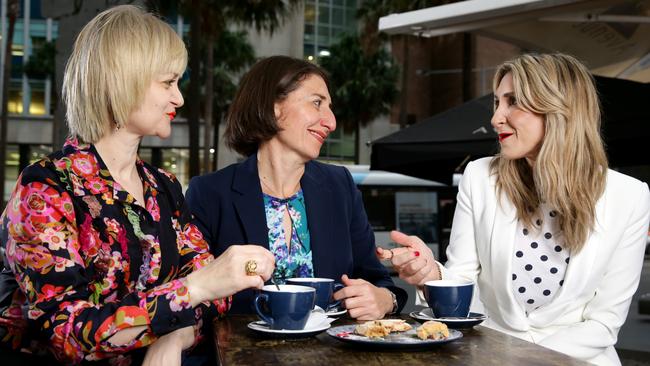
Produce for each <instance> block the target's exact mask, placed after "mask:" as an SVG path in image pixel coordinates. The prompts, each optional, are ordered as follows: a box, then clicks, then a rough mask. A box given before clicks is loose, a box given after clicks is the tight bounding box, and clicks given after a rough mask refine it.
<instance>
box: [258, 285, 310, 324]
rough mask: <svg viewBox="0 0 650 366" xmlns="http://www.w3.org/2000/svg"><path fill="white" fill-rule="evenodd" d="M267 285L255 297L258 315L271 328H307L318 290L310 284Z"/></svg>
mask: <svg viewBox="0 0 650 366" xmlns="http://www.w3.org/2000/svg"><path fill="white" fill-rule="evenodd" d="M279 287H280V290H279V291H278V289H277V287H275V285H267V286H264V287H263V288H262V291H261V292H260V293H259V294H258V295H257V296H256V297H255V311H256V312H257V315H258V316H259V317H260V319H262V320H263V321H265V322H266V324H268V325H269V328H271V329H287V330H300V329H304V328H305V324H307V320H308V319H309V314H310V313H311V310H312V309H313V308H314V301H315V299H316V290H315V289H314V288H312V287H308V286H295V285H279Z"/></svg>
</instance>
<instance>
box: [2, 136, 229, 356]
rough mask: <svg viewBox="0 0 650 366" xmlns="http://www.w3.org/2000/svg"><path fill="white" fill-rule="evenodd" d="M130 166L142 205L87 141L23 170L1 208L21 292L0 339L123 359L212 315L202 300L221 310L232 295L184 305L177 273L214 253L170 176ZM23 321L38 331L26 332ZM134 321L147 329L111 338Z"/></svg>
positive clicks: (204, 261)
mask: <svg viewBox="0 0 650 366" xmlns="http://www.w3.org/2000/svg"><path fill="white" fill-rule="evenodd" d="M137 168H138V172H139V173H140V178H141V179H142V181H143V188H144V193H145V207H142V206H139V205H137V204H135V202H134V199H133V197H132V196H131V195H129V194H128V192H126V191H124V190H123V189H122V188H121V187H120V186H119V184H117V183H116V182H115V181H114V180H113V178H112V177H111V175H110V173H109V172H108V169H107V168H106V165H105V164H104V163H103V161H102V160H101V158H100V157H99V155H98V154H97V152H96V150H95V149H94V147H93V146H92V145H80V144H78V143H77V142H76V141H75V140H69V141H68V142H66V145H65V146H64V149H63V150H62V151H60V152H57V153H55V154H53V155H51V156H50V157H48V158H45V159H43V160H41V161H39V162H37V163H35V164H33V165H31V166H29V167H28V168H26V169H25V170H24V172H23V173H22V175H21V177H20V178H19V181H18V184H17V185H16V188H15V190H14V192H13V194H12V197H11V199H10V201H9V203H8V204H7V208H6V210H5V212H4V214H3V216H2V227H1V229H2V230H3V231H4V232H5V233H6V235H7V242H6V248H5V249H6V257H7V262H8V263H9V265H10V267H11V270H12V271H13V273H14V275H15V277H16V279H17V281H18V285H19V290H18V291H15V292H14V293H13V294H12V296H13V297H12V304H11V306H10V307H9V308H8V309H7V310H5V311H4V313H2V314H0V335H3V334H4V336H2V337H0V338H1V339H0V342H3V343H7V344H9V345H11V346H12V347H13V348H15V349H17V348H21V347H27V346H28V345H34V344H36V343H35V342H34V339H40V341H45V342H44V343H45V344H46V345H47V346H48V347H49V348H50V350H51V351H52V352H53V353H54V355H55V356H56V357H57V359H59V361H62V362H65V363H79V362H81V361H84V360H86V361H91V360H101V359H105V360H107V361H110V363H118V364H125V365H126V364H129V363H130V356H129V355H130V353H129V352H130V351H133V350H136V349H139V348H142V347H146V346H147V345H149V344H151V343H152V342H154V341H155V340H156V339H157V338H158V337H159V336H161V335H163V334H166V333H168V332H171V331H173V330H175V329H179V328H182V327H186V326H189V325H192V326H195V328H196V329H197V330H198V326H199V325H200V324H201V323H202V321H201V316H202V315H203V314H206V315H207V314H212V315H214V311H212V310H210V309H209V308H214V309H216V311H217V312H218V313H219V314H223V313H225V312H226V311H227V310H228V308H229V304H230V299H223V300H217V301H214V302H213V303H210V304H205V305H201V306H208V307H209V308H204V309H201V307H197V308H195V309H193V308H192V307H191V306H190V298H189V292H188V290H187V288H186V287H185V285H184V282H183V281H182V280H181V279H182V278H183V277H184V276H186V275H187V274H189V273H190V272H191V271H193V270H195V269H197V268H200V267H202V266H204V265H206V264H207V263H208V262H210V261H211V260H212V259H213V258H212V255H211V254H210V253H209V252H208V246H207V244H206V242H205V241H204V240H203V237H202V235H201V233H200V231H199V230H198V229H197V228H196V227H195V226H194V225H192V224H190V223H189V220H190V219H191V215H190V214H189V212H184V210H186V209H185V208H183V207H184V206H183V205H182V201H183V197H182V192H181V187H180V184H178V182H177V181H176V179H175V177H174V176H173V175H171V174H169V173H167V172H164V171H162V170H158V171H156V170H154V168H153V167H151V166H149V165H147V164H145V163H144V162H142V161H141V160H138V162H137ZM133 272H134V273H133ZM23 307H25V308H26V309H27V312H26V314H27V318H24V315H23V311H21V308H23ZM29 323H33V324H34V325H36V328H37V329H40V330H39V332H38V333H37V334H28V333H26V331H27V329H28V324H29ZM140 326H146V327H147V328H146V329H147V330H146V331H144V332H142V333H141V334H140V335H139V336H138V337H136V338H135V339H134V340H133V341H132V342H129V343H128V344H125V345H120V346H116V345H113V344H112V343H111V342H110V338H111V337H112V336H113V335H114V334H115V333H117V332H119V331H121V330H124V329H127V328H130V327H140ZM3 329H4V332H2V330H3ZM196 334H197V339H198V337H199V332H198V331H197V333H196ZM30 338H34V339H30ZM39 347H42V346H39ZM34 351H37V350H34Z"/></svg>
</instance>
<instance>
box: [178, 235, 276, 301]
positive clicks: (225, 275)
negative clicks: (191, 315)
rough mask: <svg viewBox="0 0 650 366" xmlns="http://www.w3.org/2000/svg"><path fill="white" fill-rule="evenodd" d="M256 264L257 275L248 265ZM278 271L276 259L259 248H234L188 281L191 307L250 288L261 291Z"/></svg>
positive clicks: (231, 247) (233, 246)
mask: <svg viewBox="0 0 650 366" xmlns="http://www.w3.org/2000/svg"><path fill="white" fill-rule="evenodd" d="M249 261H255V264H256V268H255V273H254V274H250V273H249V274H247V273H246V264H247V262H249ZM274 269H275V257H274V256H273V254H271V252H269V251H268V250H267V249H265V248H263V247H261V246H259V245H232V246H230V247H228V249H226V251H225V252H223V254H221V255H220V256H219V257H217V258H215V259H214V260H213V261H212V262H210V263H209V264H208V265H207V266H205V267H203V268H200V269H199V270H197V271H194V272H192V273H191V274H189V275H188V276H187V277H185V285H186V286H187V288H188V290H189V292H190V302H191V303H192V306H196V305H197V304H199V303H201V302H203V301H212V300H215V299H222V298H225V297H228V296H230V295H233V294H235V293H237V292H239V291H241V290H245V289H247V288H262V286H264V282H265V281H266V280H268V279H269V278H271V275H272V274H273V270H274Z"/></svg>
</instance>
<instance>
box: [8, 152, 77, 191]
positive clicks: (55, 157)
mask: <svg viewBox="0 0 650 366" xmlns="http://www.w3.org/2000/svg"><path fill="white" fill-rule="evenodd" d="M64 157H65V155H64V154H63V153H62V152H61V151H57V152H54V153H52V154H50V155H48V156H44V157H42V158H41V159H39V160H37V161H35V162H33V163H31V164H30V165H28V166H27V167H25V168H24V169H23V170H22V172H21V173H20V182H21V183H22V184H23V185H24V184H27V183H30V182H35V181H41V182H45V183H48V184H50V185H54V183H57V184H58V183H59V181H60V180H61V177H66V176H69V175H70V172H69V170H70V169H71V167H70V164H66V163H65V162H62V158H64Z"/></svg>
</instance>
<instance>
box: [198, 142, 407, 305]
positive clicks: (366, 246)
mask: <svg viewBox="0 0 650 366" xmlns="http://www.w3.org/2000/svg"><path fill="white" fill-rule="evenodd" d="M300 185H301V187H302V190H303V194H304V197H305V206H306V210H307V223H308V227H309V235H310V242H311V250H312V261H313V265H314V276H315V277H326V278H333V279H335V280H337V281H339V282H340V278H341V276H342V275H343V274H347V275H348V276H349V277H350V278H362V279H364V280H366V281H368V282H370V283H372V284H374V285H375V286H378V287H385V288H387V289H389V290H390V291H392V292H393V293H394V294H395V295H396V296H397V301H398V311H401V309H402V307H403V306H404V304H405V303H406V300H407V297H408V295H407V294H406V291H404V290H403V289H401V288H399V287H395V284H394V283H393V281H392V279H391V278H390V275H389V274H388V271H387V270H386V268H385V267H384V266H383V265H382V264H381V263H380V262H379V260H378V259H377V257H376V255H375V238H374V234H373V232H372V228H371V226H370V224H369V223H368V218H367V216H366V212H365V210H364V208H363V202H362V200H361V193H360V192H359V190H358V189H357V187H356V185H355V184H354V181H353V180H352V176H351V175H350V172H349V171H348V170H347V169H345V168H344V167H338V166H334V165H329V164H323V163H320V162H317V161H310V162H308V163H307V164H306V165H305V173H304V174H303V176H302V178H301V180H300ZM186 202H187V203H188V204H189V206H190V210H191V211H192V213H193V214H194V220H193V223H194V224H195V225H196V226H197V227H198V228H199V229H200V230H201V231H202V232H203V235H204V236H205V239H206V240H207V241H208V243H209V244H210V247H211V250H212V252H213V254H214V255H215V257H216V256H219V255H221V254H222V253H223V252H224V251H225V250H226V249H227V248H228V246H230V245H233V244H257V245H260V246H263V247H264V248H267V249H268V248H269V238H268V227H267V225H266V213H265V210H264V200H263V196H262V187H261V185H260V180H259V176H258V172H257V154H253V155H251V156H250V157H249V158H248V159H246V160H245V161H244V162H242V163H239V164H233V165H230V166H228V167H226V168H224V169H222V170H219V171H217V172H214V173H210V174H207V175H203V176H200V177H195V178H193V179H192V180H191V182H190V185H189V188H188V189H187V193H186ZM242 270H243V269H242ZM255 293H256V292H255V291H253V290H245V291H242V292H240V293H238V294H236V295H235V296H234V298H233V304H232V308H231V312H233V313H252V312H254V310H253V299H254V296H255Z"/></svg>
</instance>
